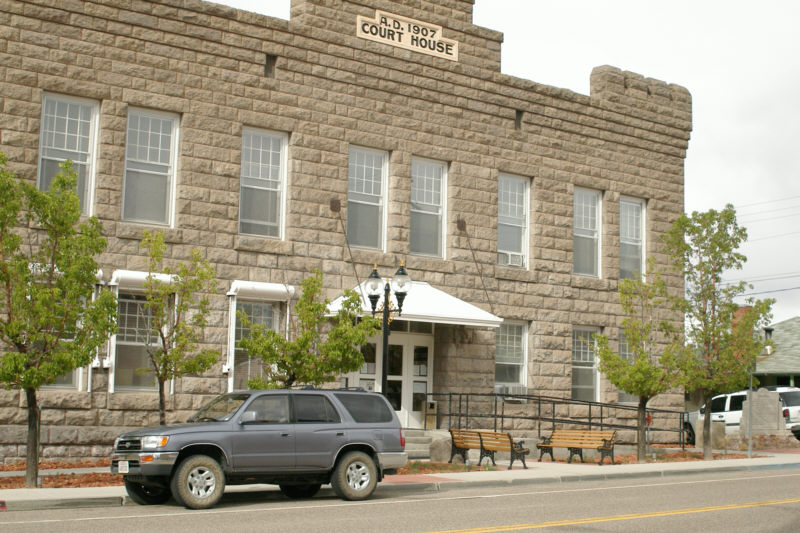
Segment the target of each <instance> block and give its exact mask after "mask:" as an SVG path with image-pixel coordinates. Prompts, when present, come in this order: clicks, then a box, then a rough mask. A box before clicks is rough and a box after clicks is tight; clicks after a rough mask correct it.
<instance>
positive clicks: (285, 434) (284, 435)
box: [281, 433, 289, 437]
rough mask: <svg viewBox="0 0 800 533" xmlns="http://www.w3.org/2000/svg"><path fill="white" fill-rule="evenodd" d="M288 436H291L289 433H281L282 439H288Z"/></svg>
mask: <svg viewBox="0 0 800 533" xmlns="http://www.w3.org/2000/svg"><path fill="white" fill-rule="evenodd" d="M288 436H289V434H288V433H281V437H288Z"/></svg>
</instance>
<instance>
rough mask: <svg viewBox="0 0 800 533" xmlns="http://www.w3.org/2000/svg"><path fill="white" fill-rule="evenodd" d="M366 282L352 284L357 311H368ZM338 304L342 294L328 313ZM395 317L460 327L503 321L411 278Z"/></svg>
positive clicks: (381, 297)
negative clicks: (358, 299) (359, 299)
mask: <svg viewBox="0 0 800 533" xmlns="http://www.w3.org/2000/svg"><path fill="white" fill-rule="evenodd" d="M366 284H367V282H366V281H364V282H363V283H361V285H359V286H356V287H355V288H354V290H355V291H356V292H357V293H359V295H360V296H361V311H362V313H363V314H365V315H368V314H371V313H372V304H370V301H369V298H368V297H367V295H368V294H369V293H368V292H367V287H366ZM391 300H392V308H393V309H396V308H397V300H395V297H394V293H392V295H391ZM381 302H383V290H382V289H381V296H380V300H379V301H378V307H379V308H380V305H381ZM341 306H342V297H341V296H340V297H339V298H337V299H335V300H334V301H333V302H331V305H330V312H331V313H332V314H333V313H336V312H337V311H338V310H339V309H340V308H341ZM395 318H397V319H399V320H410V321H413V322H431V323H433V324H456V325H461V326H473V327H487V328H498V327H500V324H501V323H502V322H503V319H502V318H499V317H496V316H494V315H493V314H491V313H488V312H486V311H484V310H483V309H481V308H480V307H476V306H474V305H472V304H471V303H467V302H465V301H464V300H460V299H458V298H456V297H455V296H451V295H449V294H447V293H446V292H444V291H441V290H439V289H436V288H434V287H431V285H430V284H429V283H426V282H424V281H412V282H411V290H410V291H408V294H407V295H406V299H405V300H404V301H403V314H402V315H401V316H399V317H395Z"/></svg>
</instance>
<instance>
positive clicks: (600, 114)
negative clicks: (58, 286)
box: [0, 0, 692, 460]
mask: <svg viewBox="0 0 800 533" xmlns="http://www.w3.org/2000/svg"><path fill="white" fill-rule="evenodd" d="M479 1H489V0H479ZM473 4H474V0H436V1H434V0H292V3H291V19H290V20H288V21H287V20H282V19H276V18H271V17H267V16H262V15H257V14H253V13H249V12H244V11H239V10H236V9H233V8H229V7H223V6H220V5H216V4H213V3H208V2H204V1H201V0H157V1H155V0H154V1H148V0H93V1H92V0H89V1H81V0H60V1H53V0H36V1H23V0H3V1H2V2H0V106H1V107H2V113H0V135H1V137H0V151H2V152H4V153H5V154H6V155H7V156H8V158H9V163H8V167H9V169H10V170H12V171H14V172H16V173H17V174H18V175H19V176H21V177H23V178H24V179H26V180H28V181H30V182H31V183H37V184H38V186H39V187H41V188H46V187H47V186H48V184H49V181H50V180H51V178H52V176H53V174H54V172H55V171H56V169H57V165H58V163H59V162H60V161H63V160H65V159H71V160H73V161H74V162H75V164H76V167H77V168H78V170H79V174H80V182H79V186H78V192H79V195H80V198H81V202H82V207H83V210H84V213H85V214H86V215H96V216H97V217H98V218H99V219H100V221H101V222H102V224H103V228H104V233H105V236H106V237H107V239H108V242H109V247H108V250H107V252H106V253H104V254H103V255H102V256H101V257H100V258H99V262H100V266H101V268H102V273H101V275H100V280H101V283H100V284H99V285H98V290H113V291H115V292H116V293H117V294H118V297H119V326H120V327H119V331H118V333H117V334H116V335H115V336H114V337H113V338H112V339H111V340H110V342H109V343H108V348H107V349H105V350H103V351H102V353H99V354H98V356H97V358H96V360H95V362H94V363H93V364H92V365H90V366H88V367H86V368H82V369H79V370H78V371H76V372H74V373H73V374H71V375H68V376H64V377H63V378H62V379H60V380H59V382H58V383H57V384H56V385H55V386H50V387H48V388H46V389H44V390H43V391H42V392H41V394H40V397H41V401H42V404H43V407H44V409H43V430H42V439H43V443H44V444H45V452H44V453H45V455H51V456H52V455H83V456H91V455H94V456H99V455H105V454H106V453H107V450H108V449H109V447H110V445H111V443H112V441H113V438H114V437H115V436H116V435H117V434H118V433H119V431H120V430H121V429H122V428H123V427H131V426H140V425H145V424H155V423H157V421H158V415H157V394H156V392H155V386H154V383H153V381H152V380H151V379H150V376H148V375H146V374H144V375H143V374H141V373H140V372H137V369H140V368H142V367H144V366H146V356H145V346H144V344H143V342H142V339H143V338H144V337H145V335H144V334H143V329H142V326H141V323H140V322H137V317H139V316H140V311H141V306H142V292H141V289H142V282H143V279H144V276H145V273H146V261H145V253H144V252H143V250H142V249H141V248H140V243H141V240H142V237H143V232H144V231H145V230H151V231H152V230H163V231H164V232H165V235H166V240H167V242H168V256H169V258H170V259H171V260H174V261H181V260H186V259H188V257H189V255H190V251H191V250H192V249H194V248H196V249H199V250H200V251H201V252H202V255H203V256H204V257H205V258H207V259H208V260H209V261H210V262H211V264H212V265H213V266H214V268H215V269H216V272H217V276H218V285H219V287H220V290H219V292H218V293H217V294H214V295H212V307H213V314H212V317H211V321H210V327H209V328H208V329H207V330H206V335H205V343H206V346H205V347H211V348H215V349H218V350H219V351H220V352H221V356H220V361H219V363H218V364H217V365H215V366H214V367H213V368H212V369H211V370H209V371H208V372H206V373H205V374H203V375H202V376H186V377H183V378H181V379H176V380H175V381H174V382H173V383H172V384H171V386H170V391H169V398H168V404H169V406H168V407H169V412H168V418H169V419H170V420H182V419H185V417H186V416H187V414H188V413H189V412H190V411H191V410H193V409H195V408H197V407H198V406H200V405H201V404H202V403H204V402H205V401H207V400H208V399H209V397H210V395H213V394H217V393H222V392H226V391H229V390H234V389H237V388H243V387H245V386H246V381H247V379H249V378H250V377H252V376H253V375H255V374H256V373H258V372H259V368H258V365H256V364H255V362H254V361H251V360H250V359H249V358H248V356H247V354H246V353H242V352H241V350H238V349H237V348H236V341H237V339H238V338H240V337H241V335H246V334H247V331H245V330H243V329H242V328H241V327H239V326H238V325H237V322H236V314H235V311H236V310H245V311H246V312H247V313H248V314H249V315H250V316H251V317H253V319H254V320H257V321H260V322H262V323H265V324H268V325H271V327H274V328H275V329H278V330H280V331H282V332H283V331H286V329H287V325H288V324H290V323H291V310H292V308H293V303H294V302H295V301H296V299H297V296H298V294H299V290H300V282H301V280H303V279H304V278H305V277H307V276H308V275H309V274H310V273H311V272H312V271H313V270H314V269H320V270H321V271H322V272H323V276H324V287H325V290H326V296H327V297H328V298H330V299H331V300H332V301H333V300H335V299H336V298H337V297H339V296H340V295H341V293H342V291H343V290H345V289H350V288H354V287H356V286H358V285H359V283H362V282H364V280H365V279H366V278H367V276H368V275H369V274H370V272H371V271H372V268H373V264H377V268H378V271H379V272H380V273H381V274H382V275H383V276H391V275H393V273H394V272H395V270H397V268H398V267H399V266H400V265H401V264H404V265H405V267H406V269H407V270H408V273H409V275H410V276H411V278H412V279H413V280H414V284H413V288H412V290H411V291H410V292H409V294H408V296H407V298H406V301H405V304H404V308H403V315H402V316H401V317H399V318H398V319H397V320H395V321H394V322H393V324H392V333H391V336H390V347H389V353H388V361H389V363H388V368H387V375H388V384H387V387H388V391H387V393H388V394H389V396H390V397H391V399H392V401H393V402H394V403H395V405H396V407H398V413H399V415H400V417H401V420H402V421H403V423H404V424H405V425H406V426H409V427H414V426H417V425H419V424H420V420H421V408H422V405H423V403H424V402H425V400H426V395H428V394H434V393H435V394H441V393H449V392H473V393H492V392H494V391H497V392H499V393H503V394H512V393H527V394H535V395H544V396H555V397H560V398H574V399H582V400H594V401H602V402H612V403H613V402H625V401H630V400H631V399H630V398H626V397H625V396H624V395H621V394H620V393H619V391H617V390H616V389H615V388H614V387H613V386H612V385H610V384H609V383H608V382H607V381H606V380H604V379H603V377H602V375H600V374H599V373H598V370H597V364H596V360H595V357H594V353H593V349H592V341H591V335H592V334H593V333H595V332H603V333H605V334H607V335H608V336H609V337H610V339H611V341H612V346H616V343H618V342H619V343H620V346H621V347H622V348H624V345H625V343H624V339H620V329H619V326H620V324H621V320H622V317H621V312H620V307H619V301H618V296H617V285H618V281H619V280H620V279H621V278H624V277H631V276H633V275H634V273H635V272H637V271H641V270H642V268H643V265H644V262H645V260H646V259H648V258H651V257H652V258H654V259H655V260H656V262H657V263H660V264H663V263H664V262H665V260H666V258H665V256H664V255H663V254H662V253H660V246H659V235H661V234H663V233H664V232H665V231H666V230H667V229H668V228H669V226H670V224H671V222H672V221H673V220H674V219H675V218H676V217H678V216H679V215H680V214H681V213H682V212H683V194H684V177H683V172H684V158H685V155H686V150H687V147H688V141H689V133H690V130H691V125H692V122H691V119H692V112H691V97H690V94H689V92H688V91H687V90H686V89H684V88H682V87H679V86H676V85H670V84H667V83H664V82H662V81H657V80H654V79H650V78H645V77H643V76H641V75H639V74H634V73H630V72H624V71H622V70H620V69H618V68H614V67H610V66H599V67H597V68H595V69H594V70H593V71H592V72H591V91H590V94H589V95H582V94H576V93H574V92H571V91H569V90H565V89H559V88H555V87H550V86H546V85H541V84H538V83H535V82H533V81H528V80H524V79H519V78H515V77H512V76H508V75H504V74H502V73H501V68H500V51H501V44H502V41H503V35H502V34H501V33H499V32H496V31H493V30H491V29H487V28H482V27H478V26H475V25H473V23H472V9H473ZM509 16H512V14H509ZM537 53H539V52H537ZM587 75H589V73H587ZM668 283H669V284H670V286H671V290H673V291H676V292H679V291H681V290H682V281H681V280H680V279H679V278H677V277H676V278H669V279H668ZM367 309H369V307H368V304H366V303H365V312H366V310H367ZM676 321H677V322H680V319H679V317H676ZM586 341H589V342H586ZM381 351H382V347H381V342H380V339H379V338H376V339H375V342H374V344H371V345H370V346H368V347H365V348H364V353H365V354H366V362H365V365H364V367H363V368H362V370H361V371H360V372H355V373H353V374H351V375H348V376H343V378H342V381H343V383H346V384H347V385H350V386H364V387H367V388H374V389H375V390H379V389H380V382H381V375H382V372H383V369H382V368H381V367H382V353H381ZM682 401H683V398H682V394H680V393H675V394H667V395H664V396H663V397H660V398H658V399H657V400H656V401H655V402H654V405H658V406H662V407H675V408H678V407H680V406H682ZM23 407H24V394H21V393H20V392H19V391H1V392H0V450H2V452H3V453H2V455H3V457H4V459H6V460H8V458H13V457H22V456H23V455H24V454H23V452H22V450H23V444H22V443H24V431H25V410H24V408H23Z"/></svg>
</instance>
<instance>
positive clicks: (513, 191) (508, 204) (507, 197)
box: [497, 174, 530, 268]
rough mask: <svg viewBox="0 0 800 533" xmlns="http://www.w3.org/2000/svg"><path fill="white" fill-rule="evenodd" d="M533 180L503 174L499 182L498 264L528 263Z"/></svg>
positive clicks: (516, 264) (514, 264)
mask: <svg viewBox="0 0 800 533" xmlns="http://www.w3.org/2000/svg"><path fill="white" fill-rule="evenodd" d="M529 186H530V180H528V179H527V178H521V177H517V176H509V175H507V174H500V176H499V178H498V182H497V264H498V265H504V266H514V267H522V268H526V267H527V266H528V197H529V196H530V193H529V192H528V191H529Z"/></svg>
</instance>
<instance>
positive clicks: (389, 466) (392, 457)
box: [378, 452, 408, 470]
mask: <svg viewBox="0 0 800 533" xmlns="http://www.w3.org/2000/svg"><path fill="white" fill-rule="evenodd" d="M378 461H379V462H380V463H381V470H396V469H398V468H402V467H404V466H406V463H408V454H407V453H406V452H383V453H379V454H378Z"/></svg>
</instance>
